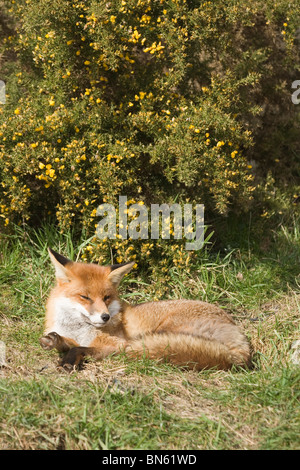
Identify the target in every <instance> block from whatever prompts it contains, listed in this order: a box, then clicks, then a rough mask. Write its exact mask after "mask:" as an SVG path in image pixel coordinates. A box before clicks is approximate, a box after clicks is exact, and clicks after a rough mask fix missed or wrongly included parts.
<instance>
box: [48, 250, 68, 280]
mask: <svg viewBox="0 0 300 470" xmlns="http://www.w3.org/2000/svg"><path fill="white" fill-rule="evenodd" d="M48 251H49V255H50V259H51V261H52V264H53V265H54V267H55V276H56V278H57V279H60V280H62V281H68V280H69V276H68V272H67V269H66V266H67V265H70V266H71V264H73V262H72V261H71V260H69V259H68V258H65V257H64V256H62V255H60V254H59V253H56V251H54V250H52V248H48Z"/></svg>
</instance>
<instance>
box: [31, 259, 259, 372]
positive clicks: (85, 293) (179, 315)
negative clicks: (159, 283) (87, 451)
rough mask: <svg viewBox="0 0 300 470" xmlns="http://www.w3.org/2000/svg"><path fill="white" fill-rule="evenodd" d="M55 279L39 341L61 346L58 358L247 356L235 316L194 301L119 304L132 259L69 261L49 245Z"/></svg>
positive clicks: (212, 361) (243, 361)
mask: <svg viewBox="0 0 300 470" xmlns="http://www.w3.org/2000/svg"><path fill="white" fill-rule="evenodd" d="M50 257H51V260H52V262H53V264H54V266H55V269H56V277H57V285H56V286H55V287H54V288H53V290H52V291H51V294H50V297H49V300H48V302H47V311H46V322H45V335H44V336H43V337H42V338H41V340H40V342H41V345H42V346H43V347H44V348H45V349H52V348H56V349H57V350H59V351H60V352H64V353H65V356H64V358H63V359H62V363H63V364H69V365H77V364H78V363H79V362H80V361H81V360H82V358H83V357H84V356H86V355H90V356H93V357H95V358H96V359H103V358H104V357H106V356H107V355H109V354H112V353H118V352H120V351H125V352H126V354H127V355H128V356H129V357H140V356H142V355H146V356H147V357H149V358H154V359H164V360H168V361H170V362H172V363H174V364H177V365H179V366H187V367H190V368H195V369H197V370H200V369H203V368H210V367H216V368H219V369H228V368H230V367H231V366H232V365H238V366H245V365H248V364H249V362H250V347H249V343H248V341H247V339H246V337H245V336H244V334H243V333H242V332H241V330H240V329H239V327H238V326H237V325H236V324H235V323H234V321H233V319H232V318H231V317H230V316H229V315H228V314H226V313H225V312H224V311H223V310H222V309H220V308H219V307H217V306H216V305H212V304H208V303H206V302H201V301H196V300H167V301H160V302H146V303H142V304H139V305H136V306H132V305H128V304H126V303H124V302H121V301H120V299H119V297H118V292H117V288H118V285H119V283H120V281H121V279H122V278H123V276H124V275H125V274H126V273H128V272H129V271H130V269H131V268H132V265H133V263H129V264H126V265H120V266H117V267H115V266H113V267H110V266H98V265H96V264H85V263H73V262H71V261H70V260H67V259H66V258H64V257H62V256H61V255H58V254H57V253H55V252H53V250H50Z"/></svg>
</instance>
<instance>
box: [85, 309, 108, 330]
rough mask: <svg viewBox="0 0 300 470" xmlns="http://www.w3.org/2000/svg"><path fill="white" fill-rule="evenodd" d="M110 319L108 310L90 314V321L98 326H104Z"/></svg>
mask: <svg viewBox="0 0 300 470" xmlns="http://www.w3.org/2000/svg"><path fill="white" fill-rule="evenodd" d="M109 319H110V314H109V313H108V312H102V313H98V312H97V313H92V314H90V315H89V321H90V323H91V324H92V325H94V326H95V327H96V328H97V327H98V328H99V327H101V326H103V325H104V324H105V323H107V322H108V320H109Z"/></svg>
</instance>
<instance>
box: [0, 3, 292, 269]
mask: <svg viewBox="0 0 300 470" xmlns="http://www.w3.org/2000/svg"><path fill="white" fill-rule="evenodd" d="M3 8H4V9H3V12H5V15H6V16H5V15H4V13H1V15H2V16H1V24H2V25H4V26H5V27H4V26H3V27H2V29H1V30H0V34H1V35H2V37H3V41H2V42H3V44H2V46H1V50H2V52H3V54H4V55H3V57H2V64H1V65H2V70H3V72H1V73H3V74H4V76H3V77H0V78H3V79H5V81H6V85H7V104H6V105H5V106H0V125H1V128H0V174H1V185H0V212H1V213H0V215H1V219H0V220H1V221H2V222H3V224H4V226H6V225H9V224H10V223H11V222H17V223H20V222H22V221H30V223H35V224H37V223H39V222H40V220H41V219H45V218H47V217H48V216H49V215H52V216H53V217H54V218H55V220H56V221H58V223H59V226H60V228H61V229H62V230H63V229H66V228H68V227H70V226H74V225H76V226H80V227H83V228H84V229H85V230H86V231H87V234H88V236H91V235H93V234H94V232H95V223H96V222H97V220H96V219H95V217H96V208H97V207H98V206H99V204H101V203H102V202H110V203H113V204H115V205H116V204H117V201H118V199H117V198H118V196H119V195H121V194H126V195H127V196H128V199H130V200H131V202H137V201H142V202H143V203H145V204H146V206H148V205H149V204H151V203H171V202H174V199H175V197H176V198H177V202H180V203H184V202H187V201H189V202H194V203H204V204H205V206H206V211H208V212H210V213H212V214H214V215H215V214H225V213H227V212H228V210H229V209H230V208H232V209H234V210H235V211H241V209H242V208H247V207H248V206H249V203H250V201H251V200H252V198H253V190H254V189H255V188H254V178H253V175H252V174H251V172H252V163H251V164H250V163H249V162H250V159H253V158H254V159H255V160H256V163H257V164H258V165H259V167H260V169H261V170H262V172H264V171H265V170H266V169H270V168H271V170H272V171H274V172H275V173H276V168H275V169H274V168H273V167H274V165H275V166H276V164H275V163H274V162H275V160H278V162H277V163H278V165H277V166H278V168H279V174H280V175H281V176H282V174H284V172H283V171H282V170H283V169H286V168H287V167H289V175H290V174H293V175H294V173H295V172H294V167H295V165H294V164H293V161H294V159H295V158H294V157H293V155H294V156H295V155H296V154H295V151H296V150H295V148H296V147H295V145H296V144H295V139H296V137H295V126H296V124H295V123H296V120H295V113H296V106H294V105H292V103H291V99H290V94H291V88H290V85H291V82H292V77H293V74H295V70H296V65H295V64H297V63H298V62H299V61H298V62H297V48H296V46H295V45H294V38H295V30H296V27H297V11H295V10H296V7H295V6H294V5H291V4H290V2H287V1H286V0H280V1H278V2H277V3H276V4H274V3H273V2H271V1H267V2H266V1H264V2H262V1H260V0H258V1H254V2H251V5H250V4H249V5H248V6H247V8H245V2H242V1H240V0H234V1H233V0H231V1H227V2H224V1H219V0H217V1H214V2H210V1H209V2H193V1H185V0H177V1H163V0H160V1H159V0H139V1H136V0H116V1H113V2H106V1H105V2H104V1H99V0H97V1H95V0H88V1H85V2H83V1H80V0H74V1H72V2H69V1H68V0H51V1H49V0H42V1H37V0H26V1H25V0H21V1H18V2H10V1H8V0H5V1H4V2H3ZM297 8H298V9H299V7H297ZM298 13H299V12H298ZM9 17H10V18H18V21H17V22H16V27H15V28H16V29H15V32H13V33H12V32H11V26H9V27H8V26H7V25H8V24H9V25H10V21H11V20H9V19H8V18H9ZM275 106H276V111H277V117H276V119H275V122H274V119H273V121H272V122H271V123H270V116H272V115H274V109H275V108H274V107H275ZM262 109H263V111H262ZM284 109H288V111H287V112H285V113H281V111H282V110H284ZM293 123H294V124H293ZM287 128H288V138H285V137H284V135H285V133H286V132H287ZM292 151H293V152H294V153H292ZM291 156H292V158H291ZM274 159H275V160H274ZM131 245H132V243H131ZM138 246H139V248H138V250H139V254H135V256H136V257H139V256H140V254H141V253H142V255H145V254H147V256H149V255H150V254H151V255H153V256H154V251H155V250H156V252H155V253H156V256H157V257H158V258H160V257H161V254H163V255H165V256H167V252H166V248H165V246H164V245H163V244H160V242H158V243H155V244H154V246H152V247H151V244H150V243H143V244H139V245H138ZM141 246H142V249H141ZM174 247H175V248H174ZM181 247H182V244H181V243H178V244H176V245H174V246H173V252H176V253H177V251H178V250H180V249H181ZM129 248H130V249H131V247H130V246H128V243H127V242H126V241H125V242H123V243H121V242H120V241H116V242H111V244H108V243H107V242H102V243H100V244H98V245H97V246H96V245H91V247H90V250H89V252H90V254H91V255H92V256H94V255H95V253H98V255H99V250H100V251H101V253H102V254H103V257H104V258H106V259H107V258H108V257H110V254H111V250H112V252H113V254H114V255H115V256H116V257H118V258H119V259H120V260H122V259H123V258H128V256H129V255H131V254H133V253H130V250H129V251H128V249H129ZM168 249H170V248H168ZM149 250H150V252H149ZM151 250H152V251H151ZM148 252H149V253H148ZM176 259H177V262H178V263H177V264H179V265H180V264H182V266H186V264H187V262H189V257H188V254H186V253H185V255H184V256H183V255H180V254H179V255H178V256H177V258H176Z"/></svg>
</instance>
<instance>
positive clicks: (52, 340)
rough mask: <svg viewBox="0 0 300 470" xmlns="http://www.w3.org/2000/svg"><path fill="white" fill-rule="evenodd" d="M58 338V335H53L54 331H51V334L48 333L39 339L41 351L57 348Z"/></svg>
mask: <svg viewBox="0 0 300 470" xmlns="http://www.w3.org/2000/svg"><path fill="white" fill-rule="evenodd" d="M59 338H60V336H59V334H57V333H55V331H52V332H51V333H48V334H47V335H45V336H42V338H40V345H41V346H42V348H43V349H46V350H47V351H50V350H51V349H54V348H56V347H57V344H58V342H59Z"/></svg>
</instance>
